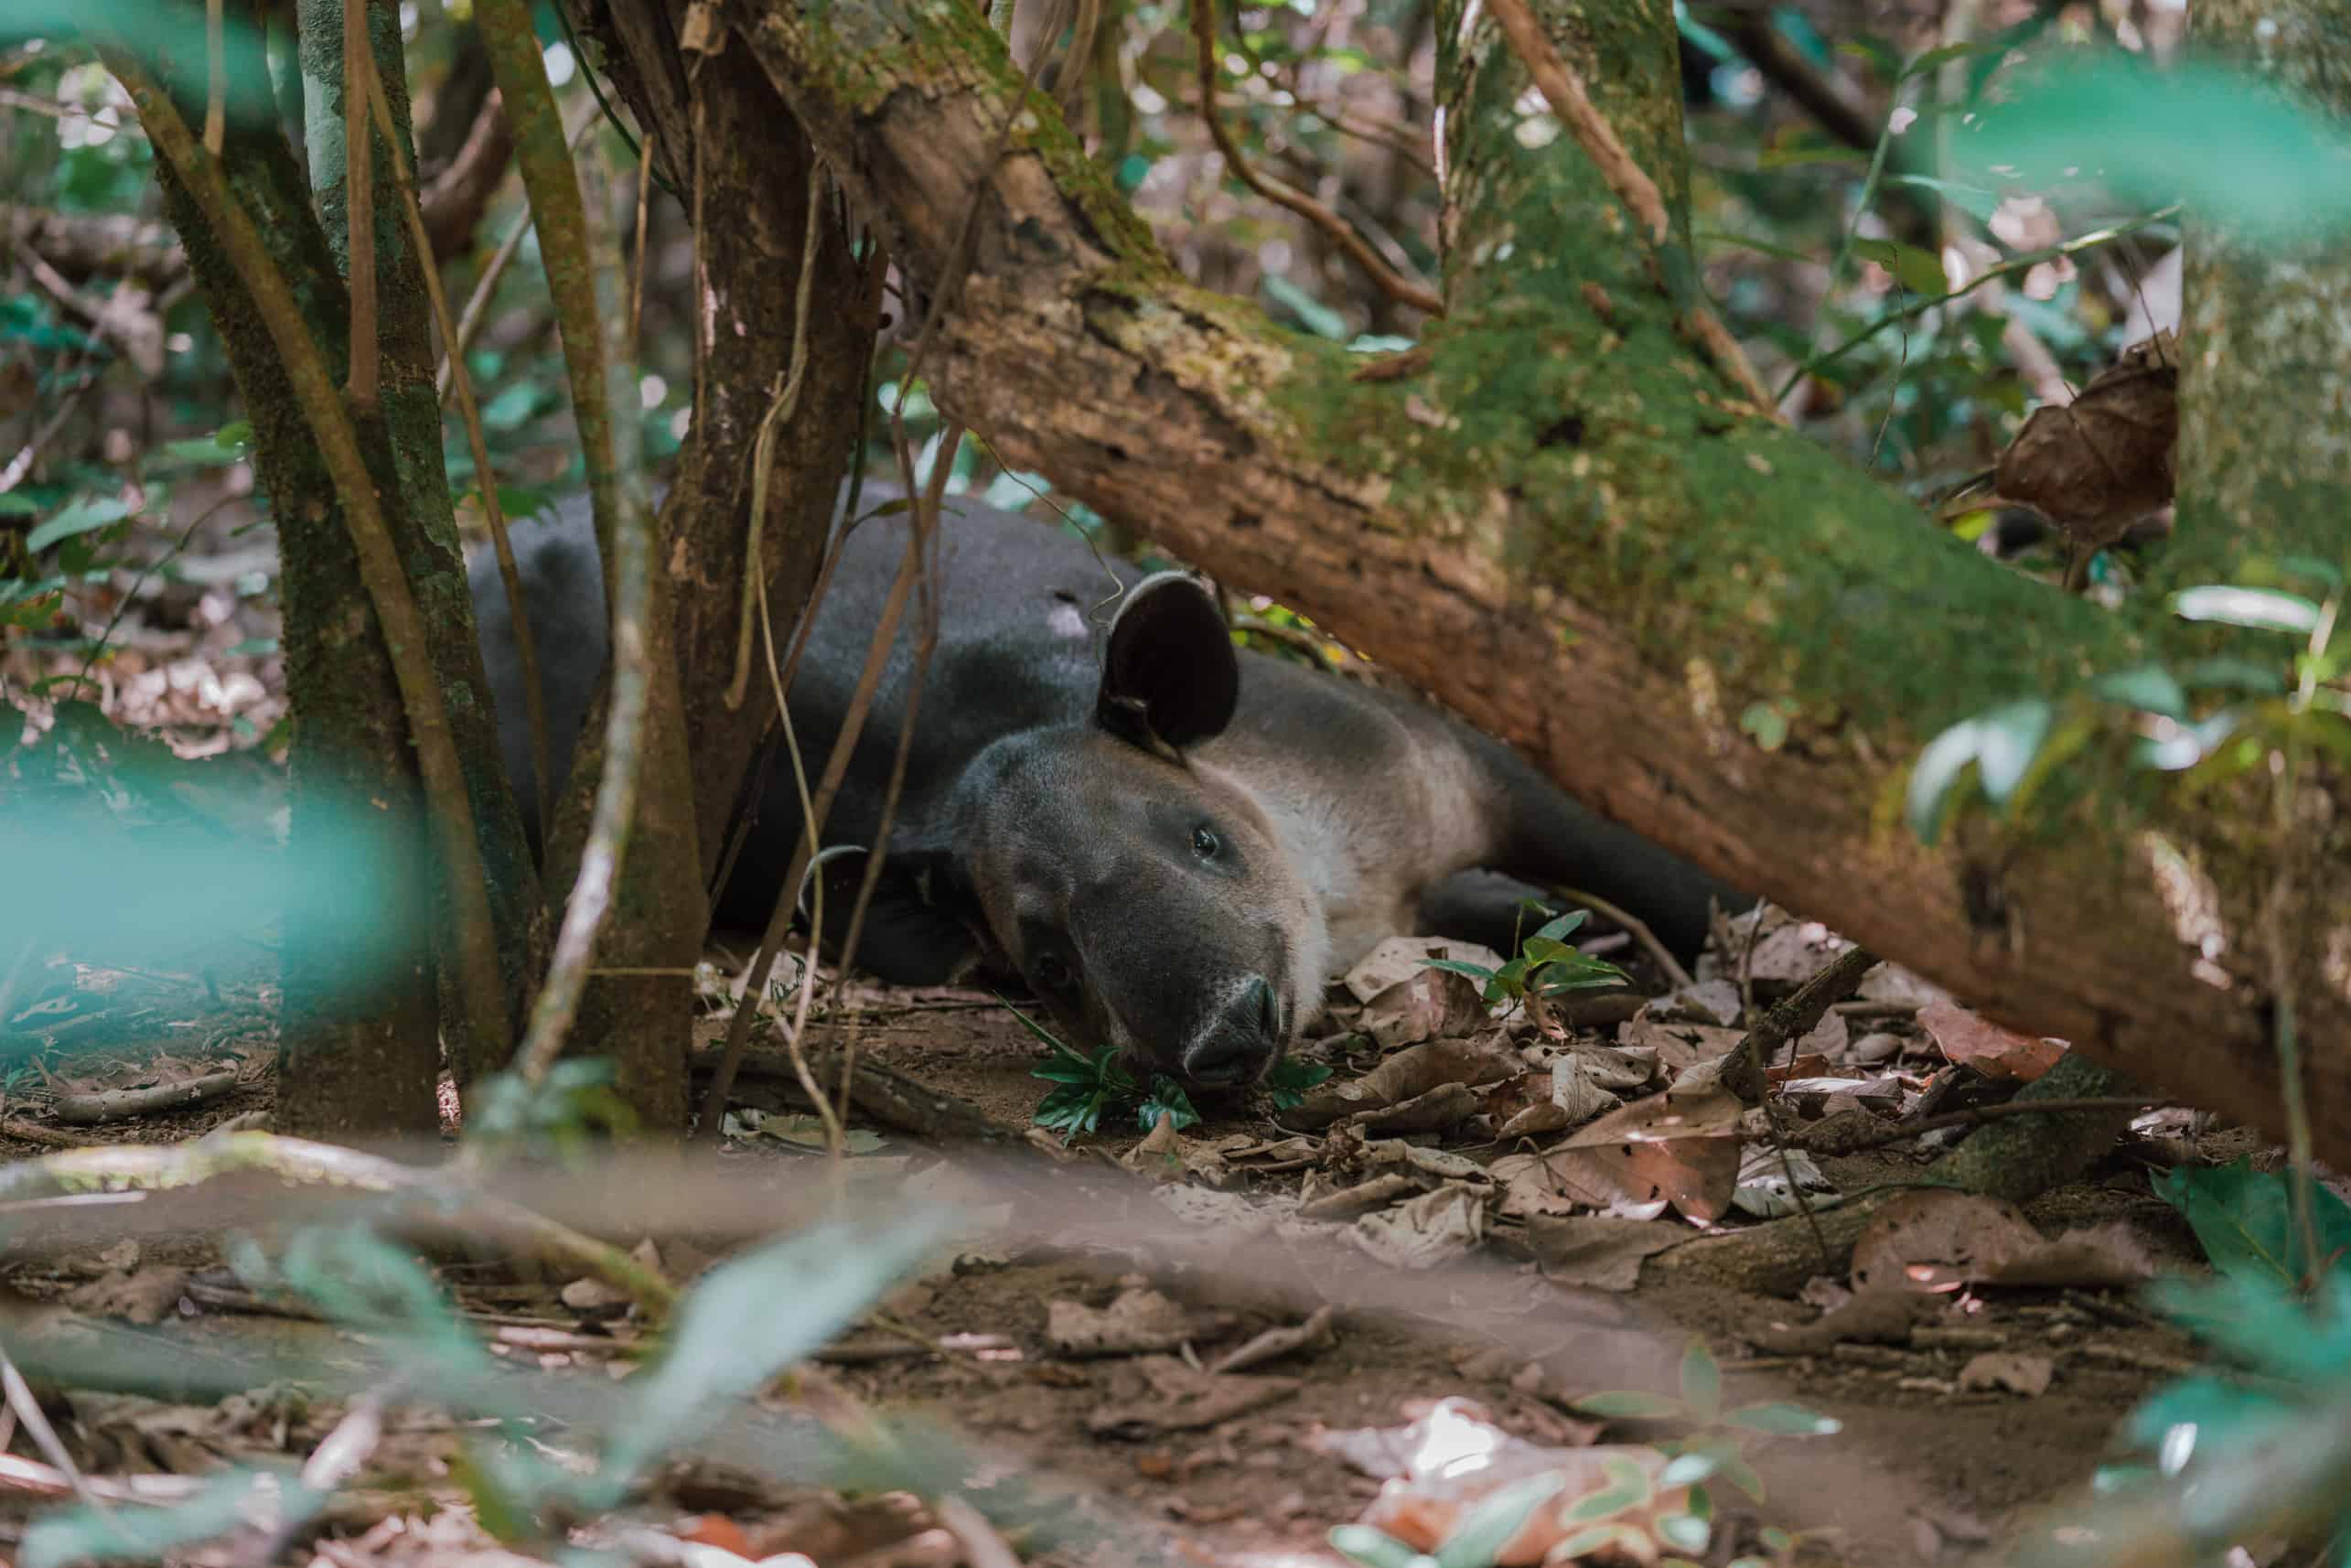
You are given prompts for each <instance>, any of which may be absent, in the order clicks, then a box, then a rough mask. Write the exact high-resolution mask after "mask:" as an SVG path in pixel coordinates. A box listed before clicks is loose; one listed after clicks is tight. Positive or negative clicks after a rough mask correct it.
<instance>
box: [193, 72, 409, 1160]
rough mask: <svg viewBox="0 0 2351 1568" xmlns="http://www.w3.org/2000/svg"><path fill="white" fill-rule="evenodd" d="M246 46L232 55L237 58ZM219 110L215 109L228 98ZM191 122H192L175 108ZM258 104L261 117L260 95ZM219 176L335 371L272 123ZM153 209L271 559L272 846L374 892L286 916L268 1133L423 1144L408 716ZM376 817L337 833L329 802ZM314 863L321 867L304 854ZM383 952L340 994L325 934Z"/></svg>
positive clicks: (300, 418) (233, 134) (290, 176)
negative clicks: (286, 784) (275, 1127)
mask: <svg viewBox="0 0 2351 1568" xmlns="http://www.w3.org/2000/svg"><path fill="white" fill-rule="evenodd" d="M230 38H231V51H230V57H229V66H230V70H231V74H232V75H239V76H242V80H245V81H255V80H258V78H257V77H255V76H254V75H253V74H252V73H254V72H258V71H261V70H262V69H263V66H262V62H261V59H260V57H259V50H258V47H257V46H258V34H257V33H253V32H250V31H248V30H247V29H243V28H231V30H230ZM249 45H250V46H252V47H248V46H249ZM232 97H234V95H233V94H232ZM180 102H181V106H182V109H183V111H184V112H186V111H192V112H193V114H194V116H195V117H196V118H197V119H198V120H199V122H200V119H201V114H202V105H201V104H200V103H198V104H190V103H188V101H187V100H186V99H184V98H183V99H181V101H180ZM262 102H268V98H267V96H266V94H264V95H263V98H262ZM223 162H224V164H225V165H226V166H227V169H228V173H229V177H230V181H231V186H232V187H233V188H234V189H235V190H236V193H237V195H238V197H239V199H241V200H242V201H243V202H244V203H245V204H246V205H247V207H248V208H249V209H252V210H253V211H255V212H258V213H268V214H271V215H272V216H273V220H272V221H267V222H264V223H263V224H261V225H260V227H261V231H262V234H263V238H264V239H265V241H266V242H268V243H269V245H270V246H271V248H272V252H273V259H274V261H275V262H276V263H277V268H278V271H279V273H280V274H282V275H283V276H284V278H285V280H286V284H287V286H288V287H289V288H290V289H291V290H292V291H293V294H294V296H295V299H296V300H297V301H298V302H299V303H300V304H301V306H302V307H303V311H304V315H305V317H306V319H307V320H308V321H309V322H310V324H311V328H312V332H313V335H314V336H315V337H316V338H317V341H318V342H319V344H320V345H321V347H322V349H325V350H326V353H327V360H328V362H329V363H330V364H331V365H333V366H336V367H338V372H339V368H340V367H341V366H342V365H343V363H344V360H345V359H346V357H347V350H348V346H349V296H348V295H346V294H345V293H344V291H343V284H342V278H341V274H339V273H338V271H337V269H336V265H335V261H334V258H333V256H332V254H331V253H330V252H329V251H328V249H327V239H326V235H325V233H324V232H323V231H321V230H320V228H319V226H318V222H317V218H316V217H315V215H314V214H313V212H312V209H311V207H310V190H309V185H308V182H307V181H306V179H305V178H304V177H303V174H302V170H301V169H300V168H299V167H298V166H296V165H295V160H294V156H293V152H292V150H291V148H289V147H288V145H286V142H285V138H284V134H283V133H282V132H281V131H280V130H279V128H278V127H277V125H276V124H274V122H268V121H260V122H255V121H247V120H243V119H241V118H236V117H232V118H231V121H230V124H229V126H228V134H227V136H226V139H225V141H224V144H223ZM156 175H157V178H158V179H159V181H160V182H161V184H162V188H163V194H164V208H165V212H166V216H167V217H168V218H169V219H170V220H171V223H172V226H173V228H174V229H176V230H177V231H178V233H179V236H180V239H181V242H182V243H183V244H184V245H185V246H186V248H187V252H188V263H189V265H190V267H191V268H192V270H193V272H194V274H195V277H196V279H197V282H198V285H199V286H200V287H201V288H202V290H203V293H204V296H205V300H206V303H207V304H208V306H209V307H210V309H211V312H212V318H213V321H214V323H215V325H216V326H217V327H218V328H219V330H220V340H221V343H222V345H223V346H224V347H225V349H227V352H228V356H229V362H230V367H231V371H233V372H234V373H235V375H236V378H237V386H238V390H239V392H240V393H241V394H242V397H243V399H244V403H245V410H246V413H247V416H248V417H249V418H250V419H251V421H252V426H253V450H254V460H255V467H256V468H257V470H258V472H259V477H260V479H261V482H262V487H263V489H264V490H265V491H266V492H267V493H268V495H269V496H270V498H271V503H272V515H273V516H274V519H275V521H276V523H277V532H278V547H279V552H280V554H281V557H282V560H283V566H282V571H283V578H282V588H283V594H284V608H285V626H284V639H283V640H284V651H285V667H286V688H287V693H288V696H289V698H290V699H291V701H292V703H293V707H294V712H295V714H296V715H297V719H298V722H297V724H296V725H295V739H294V746H293V759H292V768H291V771H292V777H293V788H292V790H291V801H292V811H291V817H292V821H291V825H290V828H289V836H290V837H291V839H292V841H293V843H295V845H296V846H297V847H299V846H301V845H304V844H311V845H318V844H331V845H335V846H338V849H340V850H344V851H348V850H349V849H350V848H352V847H356V846H351V845H349V843H348V835H349V834H351V833H352V832H373V833H375V834H376V835H377V836H378V840H379V842H378V843H377V844H376V845H374V846H371V848H372V853H373V854H375V856H376V858H377V861H378V863H379V864H381V865H382V866H384V867H385V868H386V876H385V878H384V880H383V881H381V882H370V883H369V884H368V885H367V886H365V887H364V888H360V887H356V886H355V887H350V888H338V887H332V886H321V887H318V888H317V889H315V891H314V895H313V896H314V897H317V898H318V899H320V900H334V899H337V898H338V897H340V898H345V899H348V898H351V897H370V898H377V897H380V898H381V908H372V909H366V910H354V909H349V908H336V909H324V908H301V909H295V910H290V911H288V913H287V918H286V921H285V933H284V995H285V1004H284V1014H283V1016H282V1017H281V1018H280V1020H279V1055H278V1062H279V1074H278V1108H277V1114H278V1117H279V1120H280V1122H281V1124H282V1125H284V1127H285V1128H286V1129H287V1130H289V1131H298V1132H301V1133H304V1134H306V1135H309V1136H318V1137H350V1136H353V1135H356V1134H361V1133H431V1132H433V1131H434V1130H435V1128H436V1127H437V1126H438V1125H439V1112H438V1108H437V1106H436V1104H435V1099H434V1079H435V1077H436V1075H437V1073H438V1071H439V1066H440V1045H439V1039H438V1036H437V1030H436V1027H435V1025H436V1015H435V968H434V964H433V962H432V957H431V937H430V933H429V930H428V929H427V925H426V916H427V914H428V913H429V911H430V910H431V908H432V904H433V897H434V892H433V884H434V882H435V877H434V875H433V858H432V847H431V840H430V835H429V834H428V833H427V832H426V831H425V823H424V811H423V803H422V794H421V790H420V788H419V785H418V782H417V775H416V764H415V758H414V755H413V751H412V749H411V747H410V746H409V740H408V715H407V711H406V709H405V707H404V706H403V703H402V701H401V695H400V688H399V685H398V683H397V682H396V681H395V680H394V678H393V675H392V660H391V657H390V655H389V653H388V651H387V650H386V648H385V646H384V641H383V636H382V632H381V628H379V627H378V626H377V624H376V621H375V618H374V616H373V615H372V614H371V613H370V609H369V607H368V597H367V594H366V591H365V589H364V588H362V587H361V585H360V574H359V559H358V555H357V553H356V552H355V551H354V549H353V547H352V544H351V537H350V531H349V528H348V527H347V526H346V524H345V522H344V521H343V515H342V508H341V506H340V504H339V503H338V500H337V499H336V495H335V486H334V482H333V480H332V479H331V478H329V477H328V475H327V468H326V466H325V464H324V462H323V461H322V460H321V458H320V456H319V454H318V447H317V442H316V441H314V440H313V439H312V437H311V434H310V425H309V422H308V420H307V418H306V416H305V414H304V413H303V410H302V407H301V404H300V403H299V401H298V399H297V398H296V397H295V392H294V391H293V388H292V386H291V384H290V382H289V381H287V379H286V376H285V373H284V368H283V367H282V365H281V364H280V363H279V361H278V359H277V356H276V354H275V352H274V350H273V349H272V347H271V343H270V336H269V332H268V330H267V329H266V328H264V327H263V325H262V323H261V320H260V318H259V317H258V315H257V314H256V312H255V310H254V306H253V303H252V296H251V295H249V294H248V293H247V292H246V290H245V288H244V285H243V284H242V282H241V281H240V280H239V278H238V276H237V274H236V271H235V269H234V267H232V266H231V264H230V263H229V261H228V259H227V258H226V257H225V256H224V255H223V254H222V252H221V250H220V244H219V242H218V241H217V240H216V239H215V237H214V236H213V234H212V233H211V231H210V228H209V225H208V224H207V223H206V221H205V220H204V217H203V214H202V212H201V211H200V210H199V209H198V208H197V206H196V204H195V203H194V201H193V200H191V199H189V197H188V193H187V191H186V189H185V188H183V187H182V186H181V185H180V184H179V182H178V181H177V179H175V178H174V177H172V175H171V172H170V169H169V167H168V166H166V165H165V164H163V163H161V162H158V164H157V166H156ZM359 428H360V438H361V441H362V443H363V445H364V449H365V452H366V455H367V458H368V464H369V468H370V472H371V473H373V474H374V475H375V476H376V477H377V478H378V481H379V486H380V489H381V494H382V496H383V499H384V503H385V507H384V510H385V513H386V516H387V519H388V520H389V519H392V518H398V517H402V516H403V515H404V512H405V508H404V504H403V502H404V497H403V494H402V490H401V487H400V483H399V479H398V474H397V466H396V464H395V462H394V459H393V457H392V441H391V439H390V435H389V433H388V432H387V430H386V428H385V426H384V424H383V421H382V420H381V418H380V417H367V418H362V419H361V420H360V421H359ZM355 800H360V801H366V802H369V803H370V804H371V805H373V806H375V807H376V808H377V810H376V811H375V812H373V813H371V815H372V817H373V821H372V822H370V821H369V817H370V813H360V814H357V815H356V816H355V814H354V813H353V812H351V811H350V810H349V803H350V802H352V801H355ZM308 853H309V854H312V855H316V856H317V861H318V863H319V864H330V863H331V862H332V859H333V854H332V853H331V852H329V853H322V852H321V851H319V850H318V849H317V848H313V849H312V850H310V851H309V852H308ZM371 926H372V927H373V928H374V929H380V930H381V931H384V932H386V933H389V934H388V935H387V936H386V937H385V938H384V941H383V950H384V951H385V953H386V955H387V956H386V959H385V961H384V962H383V963H382V965H381V967H380V968H377V969H375V970H373V971H371V972H366V973H369V974H370V977H371V978H370V983H355V981H354V975H353V971H352V965H351V961H350V959H351V955H350V954H349V953H348V952H347V951H345V950H343V949H342V947H341V945H340V943H339V941H338V940H336V937H337V933H338V932H349V931H350V930H354V929H370V927H371Z"/></svg>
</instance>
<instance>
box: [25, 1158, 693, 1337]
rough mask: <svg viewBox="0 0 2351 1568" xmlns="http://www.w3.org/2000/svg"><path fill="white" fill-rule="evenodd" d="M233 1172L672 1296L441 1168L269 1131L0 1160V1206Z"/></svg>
mask: <svg viewBox="0 0 2351 1568" xmlns="http://www.w3.org/2000/svg"><path fill="white" fill-rule="evenodd" d="M239 1171H258V1172H261V1173H263V1174H265V1175H269V1176H276V1177H279V1178H280V1179H282V1180H284V1181H288V1182H294V1183H296V1184H300V1185H303V1186H309V1187H346V1188H350V1189H353V1190H356V1191H359V1192H366V1193H375V1194H380V1195H383V1196H387V1197H404V1198H415V1199H419V1200H421V1201H419V1202H417V1203H416V1204H414V1205H413V1207H410V1208H404V1209H403V1211H402V1215H401V1219H402V1220H403V1225H404V1226H406V1227H416V1226H422V1227H429V1228H433V1229H437V1230H453V1231H455V1232H456V1233H458V1234H460V1235H462V1236H463V1237H465V1238H467V1239H468V1240H477V1241H478V1240H499V1241H503V1242H504V1243H505V1244H506V1245H508V1246H510V1247H512V1248H513V1249H514V1250H515V1251H518V1252H520V1253H521V1254H522V1255H523V1256H525V1257H528V1258H531V1259H534V1260H536V1261H538V1262H544V1263H548V1264H552V1265H553V1266H555V1267H558V1268H565V1269H576V1270H578V1271H580V1272H581V1273H586V1274H589V1275H592V1276H594V1277H595V1278H596V1279H599V1280H602V1281H603V1282H604V1283H607V1284H608V1285H610V1286H612V1288H613V1289H615V1290H617V1291H619V1292H620V1293H621V1294H624V1295H626V1296H628V1298H629V1299H630V1300H631V1301H633V1302H635V1303H636V1304H637V1305H638V1306H639V1309H640V1310H642V1311H644V1312H645V1313H646V1314H648V1315H649V1316H663V1315H666V1314H667V1313H668V1312H669V1311H670V1309H671V1307H672V1306H674V1305H676V1302H677V1292H676V1291H675V1290H674V1289H673V1288H672V1287H671V1284H670V1283H669V1281H667V1280H666V1279H664V1278H662V1277H661V1275H660V1273H659V1272H658V1271H656V1270H653V1269H649V1268H647V1267H646V1266H645V1265H644V1264H642V1263H640V1262H638V1261H637V1260H636V1259H634V1258H632V1257H630V1256H629V1255H628V1253H627V1252H625V1251H622V1250H621V1249H619V1248H617V1247H614V1246H610V1245H607V1243H605V1242H602V1241H599V1240H596V1238H595V1237H593V1236H589V1235H585V1234H584V1233H583V1232H581V1231H578V1230H573V1229H572V1228H571V1227H570V1226H568V1225H563V1224H559V1223H557V1222H556V1221H554V1220H552V1219H547V1218H545V1217H544V1216H542V1215H539V1214H535V1213H532V1212H531V1210H529V1209H527V1208H521V1207H520V1206H519V1205H516V1204H513V1203H510V1202H508V1201H507V1200H505V1199H503V1198H499V1197H492V1196H490V1195H489V1194H488V1193H486V1192H484V1191H482V1190H481V1189H480V1187H478V1186H477V1185H475V1184H474V1183H472V1182H470V1181H467V1180H465V1179H462V1178H461V1177H454V1176H451V1175H450V1174H449V1173H446V1172H443V1171H439V1170H429V1169H422V1168H419V1167H417V1166H414V1165H401V1164H398V1163H397V1162H395V1161H392V1160H387V1159H384V1158H382V1157H381V1156H380V1155H365V1154H361V1153H360V1152H359V1151H357V1150H355V1149H346V1148H341V1147H339V1146H338V1145H336V1144H319V1143H314V1142H312V1141H310V1140H309V1139H307V1138H287V1137H282V1136H280V1135H278V1134H277V1133H231V1134H230V1135H228V1136H227V1137H222V1136H220V1135H219V1134H217V1133H216V1134H214V1135H213V1136H210V1137H206V1138H198V1139H195V1140H194V1141H192V1142H189V1143H185V1144H105V1145H101V1146H99V1147H94V1148H85V1149H75V1150H71V1151H70V1152H67V1153H63V1154H56V1155H43V1156H42V1157H41V1158H39V1159H34V1160H22V1161H18V1162H16V1163H15V1164H11V1165H0V1202H7V1201H12V1200H16V1201H21V1200H27V1199H32V1198H38V1197H47V1196H49V1193H50V1190H51V1189H56V1190H60V1191H66V1192H88V1191H91V1190H93V1189H94V1190H101V1191H109V1192H164V1191H171V1190H176V1189H179V1188H184V1187H195V1186H198V1185H199V1184H200V1183H203V1182H207V1181H209V1180H211V1179H212V1178H213V1177H214V1176H228V1175H231V1174H232V1173H235V1172H239Z"/></svg>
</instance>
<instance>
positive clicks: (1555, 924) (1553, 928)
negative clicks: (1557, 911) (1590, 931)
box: [1535, 909, 1592, 942]
mask: <svg viewBox="0 0 2351 1568" xmlns="http://www.w3.org/2000/svg"><path fill="white" fill-rule="evenodd" d="M1590 918H1592V911H1591V910H1589V909H1572V910H1570V911H1568V912H1567V913H1566V914H1564V915H1562V916H1560V917H1559V918H1557V919H1554V920H1551V921H1549V922H1547V923H1545V924H1544V925H1543V926H1542V927H1541V928H1540V929H1538V930H1537V931H1536V932H1535V935H1536V936H1538V937H1540V938H1542V939H1543V940H1545V941H1553V942H1563V941H1565V940H1567V939H1568V938H1569V937H1571V936H1573V935H1574V934H1575V933H1576V932H1577V931H1579V930H1581V929H1583V922H1584V921H1586V920H1588V919H1590Z"/></svg>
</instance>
